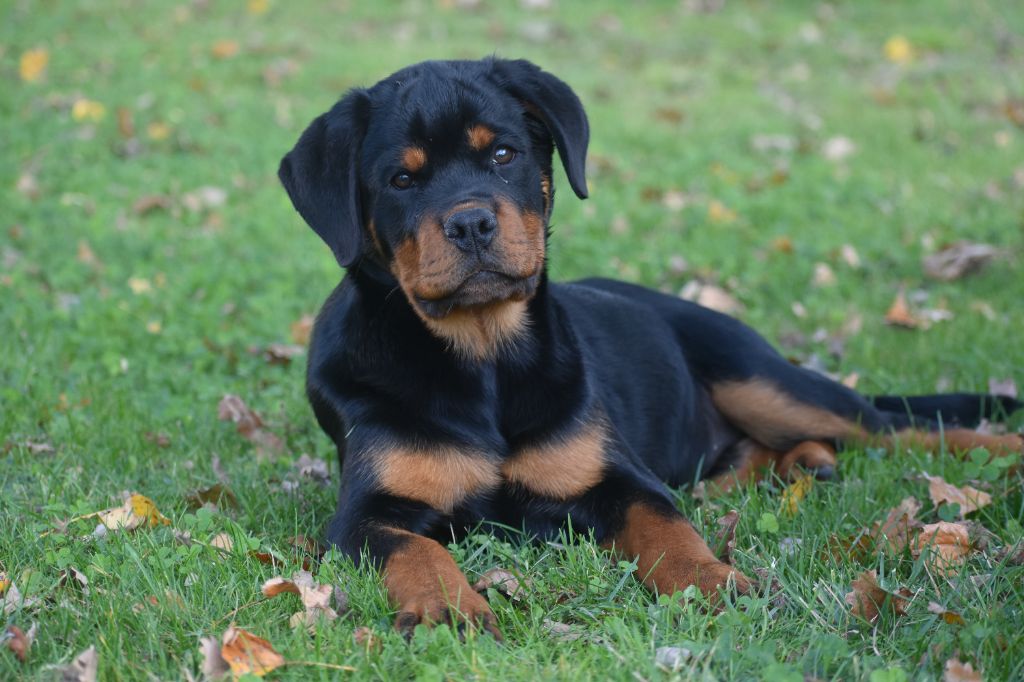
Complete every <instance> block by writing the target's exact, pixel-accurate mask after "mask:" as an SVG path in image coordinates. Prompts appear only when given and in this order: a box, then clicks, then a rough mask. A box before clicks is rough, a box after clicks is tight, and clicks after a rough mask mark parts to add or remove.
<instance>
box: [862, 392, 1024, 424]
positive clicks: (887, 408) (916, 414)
mask: <svg viewBox="0 0 1024 682" xmlns="http://www.w3.org/2000/svg"><path fill="white" fill-rule="evenodd" d="M868 399H869V400H870V401H871V402H872V403H874V406H875V407H876V408H878V409H879V410H881V411H883V412H888V413H890V414H894V415H902V416H905V417H907V418H910V419H911V420H912V421H913V419H914V418H917V419H925V420H929V421H932V422H940V423H942V424H944V425H949V426H963V427H971V428H973V427H975V426H977V425H978V424H979V423H981V421H982V420H983V419H992V420H996V421H1002V420H1005V419H1006V417H1008V416H1010V415H1011V414H1013V413H1014V412H1016V411H1017V410H1021V409H1024V402H1021V401H1020V400H1017V399H1016V398H1011V397H1009V396H1002V395H991V394H987V393H946V394H942V395H908V396H898V395H877V396H870V397H869V398H868Z"/></svg>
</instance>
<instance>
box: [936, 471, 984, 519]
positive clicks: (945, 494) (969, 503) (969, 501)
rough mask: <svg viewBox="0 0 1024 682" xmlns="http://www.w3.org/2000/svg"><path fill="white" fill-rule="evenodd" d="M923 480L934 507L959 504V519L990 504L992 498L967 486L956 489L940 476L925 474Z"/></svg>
mask: <svg viewBox="0 0 1024 682" xmlns="http://www.w3.org/2000/svg"><path fill="white" fill-rule="evenodd" d="M925 478H926V479H928V494H929V495H930V496H931V498H932V502H934V503H935V505H936V506H938V505H940V504H959V505H960V516H961V517H963V516H966V515H967V514H970V513H971V512H973V511H975V510H977V509H981V508H982V507H987V506H988V505H990V504H992V496H991V495H989V494H988V493H986V492H983V491H981V490H978V489H977V488H972V487H971V486H969V485H965V486H963V487H960V488H958V487H956V486H955V485H952V484H950V483H947V482H946V481H945V480H944V479H943V478H942V477H941V476H929V475H927V474H925Z"/></svg>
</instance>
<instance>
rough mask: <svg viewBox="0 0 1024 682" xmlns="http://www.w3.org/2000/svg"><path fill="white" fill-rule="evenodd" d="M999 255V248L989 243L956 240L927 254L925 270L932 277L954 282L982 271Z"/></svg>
mask: <svg viewBox="0 0 1024 682" xmlns="http://www.w3.org/2000/svg"><path fill="white" fill-rule="evenodd" d="M998 255H999V250H998V249H997V248H996V247H994V246H990V245H989V244H975V243H971V242H964V241H961V242H956V243H955V244H950V245H949V246H947V247H945V248H944V249H942V250H941V251H937V252H935V253H933V254H931V255H930V256H925V258H924V261H923V265H924V272H925V274H926V275H928V276H929V277H931V278H932V279H937V280H939V281H941V282H952V281H953V280H956V279H960V278H961V277H965V276H967V275H970V274H973V273H975V272H979V271H981V269H982V268H984V267H985V266H986V265H988V264H989V263H991V262H992V260H994V259H995V257H996V256H998Z"/></svg>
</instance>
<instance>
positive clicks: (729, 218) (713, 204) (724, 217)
mask: <svg viewBox="0 0 1024 682" xmlns="http://www.w3.org/2000/svg"><path fill="white" fill-rule="evenodd" d="M708 220H710V221H711V222H713V223H731V222H734V221H735V220H736V211H734V210H732V209H731V208H729V207H727V206H726V205H725V204H723V203H722V202H721V201H718V200H717V199H712V200H711V201H710V202H709V203H708Z"/></svg>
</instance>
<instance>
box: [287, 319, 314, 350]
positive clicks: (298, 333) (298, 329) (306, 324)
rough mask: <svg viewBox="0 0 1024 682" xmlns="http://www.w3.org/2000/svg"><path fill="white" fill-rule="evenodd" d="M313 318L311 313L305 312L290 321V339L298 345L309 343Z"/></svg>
mask: <svg viewBox="0 0 1024 682" xmlns="http://www.w3.org/2000/svg"><path fill="white" fill-rule="evenodd" d="M315 319H316V318H314V317H313V316H312V315H308V314H307V315H303V316H302V317H300V318H299V319H297V320H296V321H295V322H292V326H291V333H292V341H294V342H295V343H297V344H298V345H300V346H307V345H309V335H310V334H312V333H313V322H314V321H315Z"/></svg>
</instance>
